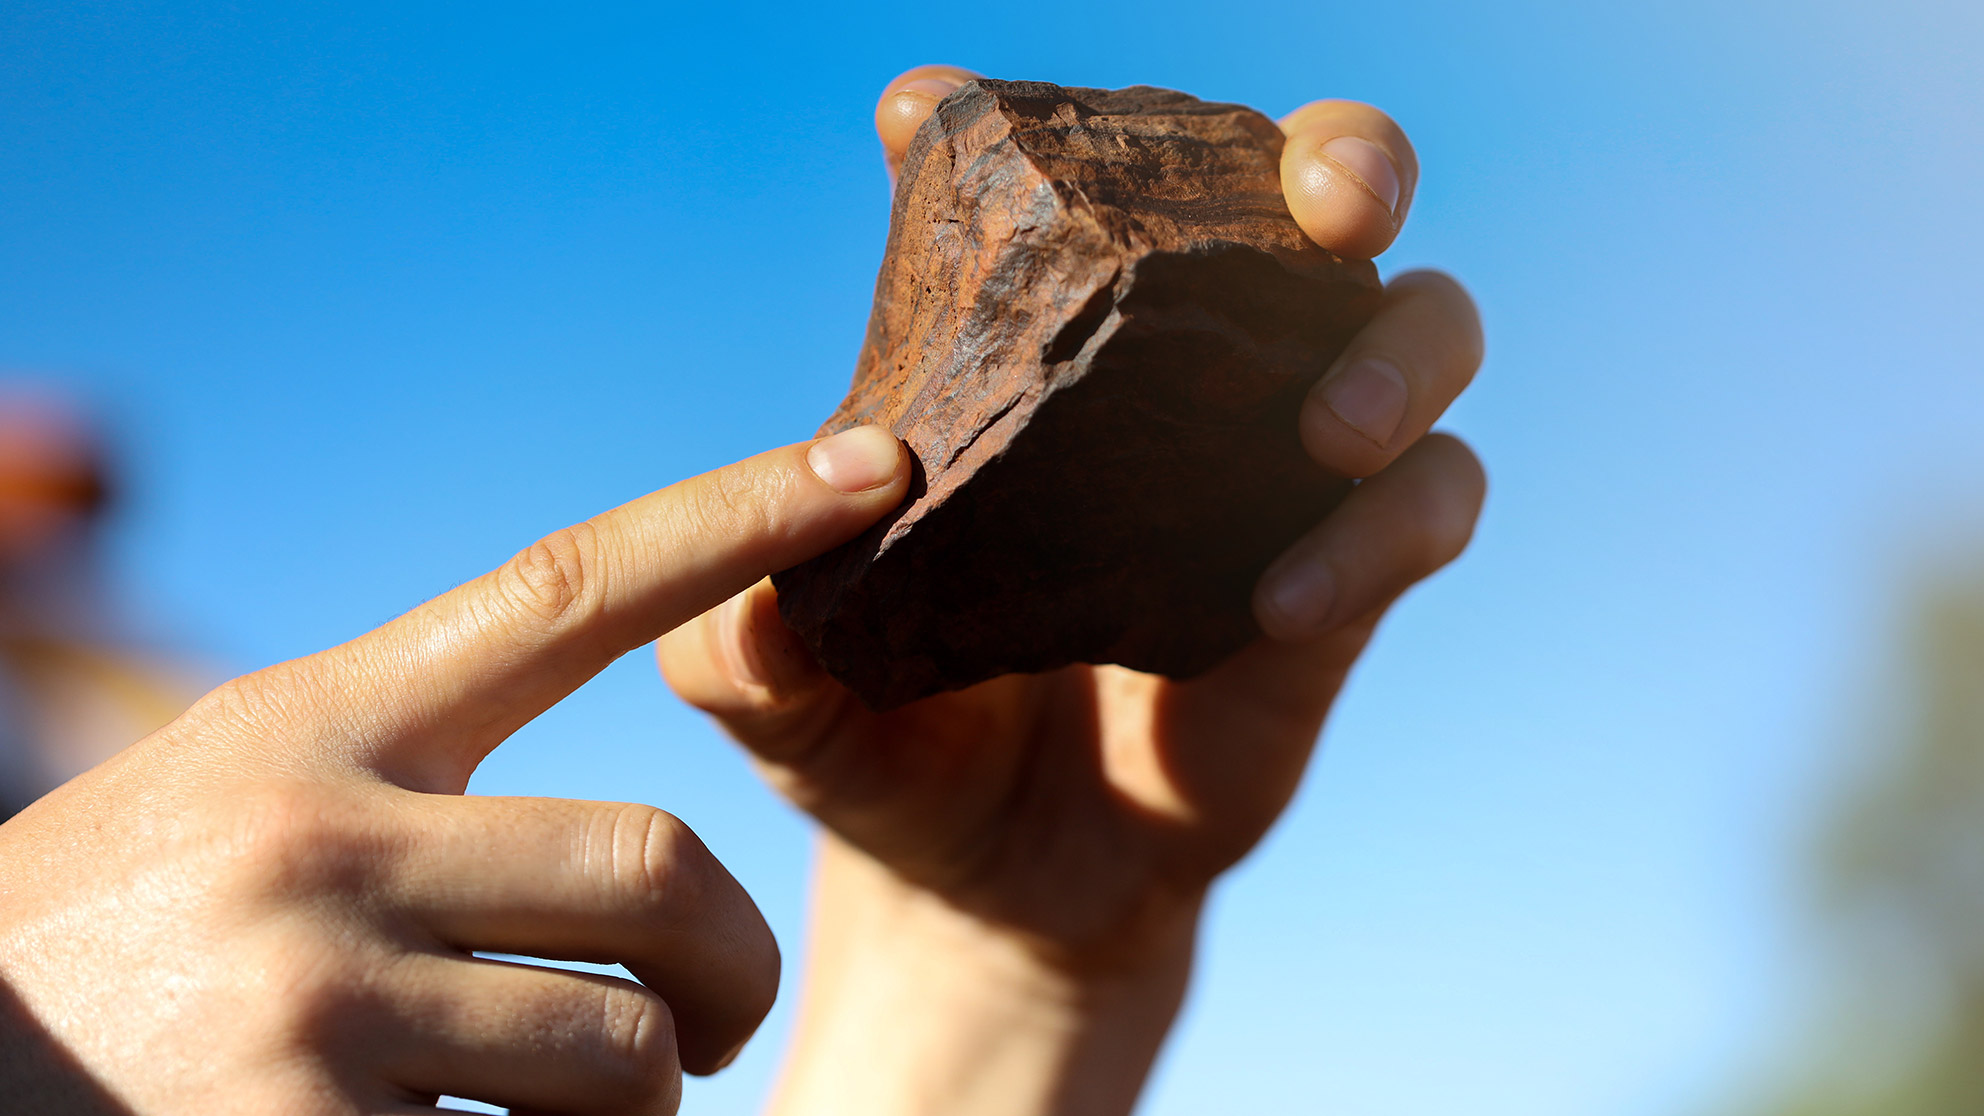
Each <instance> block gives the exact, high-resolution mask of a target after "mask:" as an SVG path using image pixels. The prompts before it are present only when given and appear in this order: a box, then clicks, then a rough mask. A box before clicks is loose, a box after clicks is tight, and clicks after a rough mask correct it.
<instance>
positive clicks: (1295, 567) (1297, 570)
mask: <svg viewBox="0 0 1984 1116" xmlns="http://www.w3.org/2000/svg"><path fill="white" fill-rule="evenodd" d="M1266 588H1267V604H1268V607H1269V608H1271V609H1273V610H1274V611H1275V612H1276V613H1277V614H1279V615H1280V616H1281V618H1282V619H1283V620H1284V621H1286V622H1287V628H1288V631H1289V633H1290V634H1298V635H1309V634H1313V633H1315V632H1317V631H1320V630H1321V629H1322V626H1323V621H1325V620H1327V619H1328V618H1329V614H1330V606H1331V605H1333V604H1335V603H1336V579H1335V578H1333V577H1331V576H1330V571H1329V568H1328V567H1326V566H1324V565H1323V564H1322V563H1321V562H1316V561H1308V562H1296V563H1293V564H1291V565H1287V566H1283V567H1282V568H1280V569H1278V570H1273V571H1270V572H1269V574H1268V584H1267V586H1266Z"/></svg>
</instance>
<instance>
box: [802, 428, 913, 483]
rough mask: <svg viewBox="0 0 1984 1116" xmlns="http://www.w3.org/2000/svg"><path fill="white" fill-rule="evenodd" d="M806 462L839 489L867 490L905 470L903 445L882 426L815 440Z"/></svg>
mask: <svg viewBox="0 0 1984 1116" xmlns="http://www.w3.org/2000/svg"><path fill="white" fill-rule="evenodd" d="M806 464H808V465H810V466H812V467H813V472H815V473H817V474H818V475H819V477H820V479H821V480H823V481H826V482H827V487H828V488H831V489H833V490H834V491H836V492H845V493H848V494H850V495H851V494H853V493H856V492H866V491H868V490H869V489H871V488H880V487H882V486H883V485H885V484H887V483H889V482H890V481H892V480H894V479H896V474H897V473H900V472H902V444H901V443H900V442H898V441H896V436H895V435H893V434H891V433H889V432H888V431H887V430H884V429H882V428H881V427H879V426H857V427H855V428H854V429H852V430H843V431H841V432H840V433H838V434H836V435H834V436H833V437H831V438H822V439H820V440H819V441H817V442H814V443H813V448H812V449H809V450H807V451H806Z"/></svg>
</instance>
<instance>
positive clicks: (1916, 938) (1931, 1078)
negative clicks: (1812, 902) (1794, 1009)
mask: <svg viewBox="0 0 1984 1116" xmlns="http://www.w3.org/2000/svg"><path fill="white" fill-rule="evenodd" d="M1980 566H1984V563H1980ZM1908 651H1909V657H1908V660H1907V662H1906V664H1905V666H1906V670H1907V673H1906V676H1905V687H1904V690H1903V693H1904V696H1905V697H1906V698H1907V699H1908V700H1907V702H1906V704H1905V705H1903V706H1902V707H1901V710H1902V716H1900V717H1899V718H1897V723H1896V724H1895V731H1894V732H1893V734H1892V735H1890V736H1885V738H1880V739H1875V740H1873V741H1871V742H1870V743H1872V744H1873V745H1874V746H1875V748H1874V751H1873V753H1872V762H1871V765H1870V767H1869V768H1868V770H1867V771H1866V773H1865V774H1864V775H1863V776H1862V777H1861V778H1860V779H1859V780H1856V782H1855V785H1854V790H1853V791H1852V792H1851V793H1850V795H1849V797H1848V798H1847V800H1846V801H1845V803H1844V806H1843V809H1842V812H1841V814H1840V816H1839V818H1838V820H1837V821H1836V822H1835V823H1834V824H1833V825H1832V827H1831V828H1830V829H1829V831H1828V832H1827V835H1826V840H1825V843H1824V844H1823V846H1822V857H1823V859H1822V861H1821V864H1820V869H1821V876H1822V881H1823V891H1822V892H1821V910H1822V914H1823V916H1824V922H1823V925H1824V928H1825V929H1824V933H1825V934H1826V938H1827V943H1828V945H1829V947H1830V950H1831V951H1830V953H1829V954H1828V965H1829V966H1830V968H1829V970H1828V972H1827V973H1826V976H1827V978H1828V980H1829V982H1830V985H1829V994H1830V997H1831V998H1830V999H1829V1000H1828V1001H1827V1002H1826V1005H1825V1006H1826V1011H1827V1012H1828V1014H1827V1015H1825V1016H1824V1017H1822V1019H1821V1020H1820V1021H1819V1022H1820V1027H1821V1030H1820V1031H1819V1033H1818V1035H1817V1037H1816V1039H1815V1042H1814V1045H1813V1047H1812V1048H1811V1050H1810V1052H1809V1053H1808V1054H1807V1055H1806V1057H1805V1058H1804V1059H1803V1060H1802V1061H1801V1062H1800V1063H1797V1064H1795V1066H1794V1074H1793V1078H1792V1084H1791V1085H1790V1087H1789V1089H1788V1090H1787V1092H1786V1093H1785V1094H1783V1097H1784V1099H1783V1100H1782V1101H1781V1102H1780V1103H1779V1104H1777V1105H1775V1106H1768V1107H1767V1108H1766V1111H1768V1112H1769V1113H1770V1114H1771V1116H1977V1114H1984V577H1977V578H1975V579H1973V580H1969V581H1962V580H1946V581H1943V582H1941V583H1938V584H1936V585H1935V586H1934V587H1932V588H1931V589H1930V590H1928V591H1927V592H1925V593H1924V594H1923V595H1922V598H1921V603H1920V605H1919V606H1918V612H1917V614H1916V616H1915V618H1914V622H1913V624H1912V625H1911V632H1910V645H1909V648H1908Z"/></svg>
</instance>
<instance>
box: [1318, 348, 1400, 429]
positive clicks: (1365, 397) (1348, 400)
mask: <svg viewBox="0 0 1984 1116" xmlns="http://www.w3.org/2000/svg"><path fill="white" fill-rule="evenodd" d="M1316 393H1317V395H1318V396H1319V397H1320V398H1321V399H1322V401H1323V404H1324V405H1325V406H1327V407H1328V408H1329V409H1330V412H1331V413H1332V414H1334V415H1336V417H1337V418H1339V419H1342V420H1343V424H1344V425H1345V426H1348V427H1350V428H1351V429H1352V430H1355V431H1357V432H1358V433H1359V434H1362V435H1364V436H1365V437H1366V438H1369V439H1370V440H1371V441H1372V442H1373V443H1375V444H1376V445H1377V446H1378V447H1379V448H1380V449H1383V448H1385V447H1388V446H1390V445H1391V441H1392V436H1393V435H1395V434H1397V433H1398V426H1399V423H1401V422H1404V421H1405V405H1406V392H1405V376H1404V375H1402V374H1401V373H1400V372H1399V370H1398V366H1397V365H1395V364H1393V363H1392V362H1391V361H1388V360H1386V359H1384V358H1383V357H1359V358H1357V359H1356V360H1353V361H1351V362H1350V363H1349V364H1347V365H1345V366H1343V367H1342V368H1340V369H1338V370H1337V371H1336V372H1335V373H1333V374H1332V375H1330V376H1329V378H1327V379H1325V380H1324V381H1323V382H1322V383H1320V384H1318V385H1317V386H1316Z"/></svg>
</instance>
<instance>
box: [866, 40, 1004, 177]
mask: <svg viewBox="0 0 1984 1116" xmlns="http://www.w3.org/2000/svg"><path fill="white" fill-rule="evenodd" d="M978 76H979V75H978V74H976V73H973V72H972V71H970V70H967V69H964V68H963V67H961V66H918V67H916V68H915V69H912V70H905V71H903V72H902V73H901V74H898V75H896V78H895V80H893V81H891V82H889V84H888V85H887V86H885V87H883V89H882V96H881V99H880V100H878V101H877V102H876V103H875V135H876V136H877V138H879V139H880V140H881V141H882V155H883V157H884V158H885V159H887V161H888V164H889V169H890V170H891V171H892V172H893V171H894V170H895V168H896V167H897V166H898V165H900V164H901V162H902V157H903V153H904V152H906V151H908V150H909V141H910V140H912V139H914V138H915V136H916V130H917V129H918V128H921V127H922V126H923V122H924V121H925V120H928V119H929V118H930V113H931V112H932V111H933V110H935V109H936V107H937V102H939V101H941V100H943V99H944V98H945V97H947V96H949V95H950V94H951V92H952V91H953V90H955V89H957V88H958V87H959V86H961V85H963V84H964V83H965V82H968V81H971V80H972V79H974V78H976V77H978Z"/></svg>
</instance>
